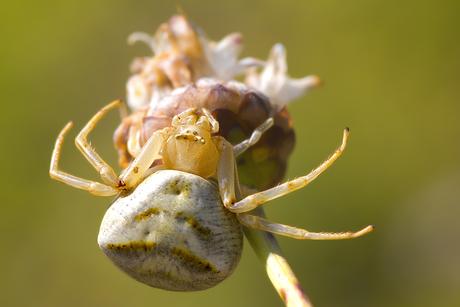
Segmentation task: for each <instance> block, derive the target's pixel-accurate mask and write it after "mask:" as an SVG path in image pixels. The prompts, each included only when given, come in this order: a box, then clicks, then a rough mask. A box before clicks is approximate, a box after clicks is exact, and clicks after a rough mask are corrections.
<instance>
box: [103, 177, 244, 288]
mask: <svg viewBox="0 0 460 307" xmlns="http://www.w3.org/2000/svg"><path fill="white" fill-rule="evenodd" d="M98 243H99V246H100V247H101V249H102V250H103V251H104V253H105V254H106V255H107V256H108V257H109V258H110V259H111V260H112V261H113V262H114V263H115V264H116V265H117V266H118V267H119V268H120V269H122V270H123V271H125V272H126V273H128V274H129V275H130V276H131V277H133V278H135V279H137V280H138V281H140V282H143V283H145V284H148V285H150V286H153V287H157V288H162V289H167V290H174V291H194V290H203V289H207V288H210V287H212V286H214V285H216V284H217V283H219V282H220V281H222V280H223V279H225V278H226V277H227V276H229V275H230V274H231V273H232V271H233V269H234V268H235V267H236V265H237V264H238V261H239V259H240V256H241V251H242V246H243V239H242V231H241V226H240V224H239V222H238V220H237V219H236V216H235V215H234V214H233V213H230V212H229V211H228V210H227V209H225V208H224V206H223V204H222V202H221V200H220V196H219V193H218V189H217V186H216V185H215V184H213V183H212V182H210V181H207V180H205V179H203V178H202V177H199V176H196V175H193V174H189V173H184V172H180V171H173V170H165V171H158V172H156V173H154V174H152V175H150V176H149V177H148V178H146V179H145V180H144V181H143V182H142V183H141V184H140V185H139V186H138V187H137V188H136V189H135V190H134V191H133V192H132V193H130V194H129V195H126V196H122V197H119V198H118V199H117V200H115V202H114V203H113V204H112V206H111V207H110V208H109V209H108V210H107V212H106V214H105V216H104V219H103V221H102V224H101V228H100V232H99V237H98Z"/></svg>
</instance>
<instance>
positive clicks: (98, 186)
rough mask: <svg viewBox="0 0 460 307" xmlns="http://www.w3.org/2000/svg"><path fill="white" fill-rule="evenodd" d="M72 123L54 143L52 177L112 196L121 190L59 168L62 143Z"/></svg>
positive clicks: (80, 187) (100, 194)
mask: <svg viewBox="0 0 460 307" xmlns="http://www.w3.org/2000/svg"><path fill="white" fill-rule="evenodd" d="M72 125H73V124H72V122H69V123H68V124H67V125H66V126H65V127H64V128H63V129H62V131H61V132H60V133H59V136H58V137H57V139H56V144H55V145H54V150H53V154H52V156H51V165H50V177H51V178H53V179H55V180H58V181H61V182H63V183H65V184H68V185H70V186H72V187H74V188H77V189H81V190H86V191H88V192H90V193H91V194H94V195H97V196H112V195H115V194H117V193H118V192H119V191H118V189H117V188H116V187H111V186H108V185H105V184H102V183H99V182H95V181H90V180H86V179H83V178H79V177H76V176H73V175H70V174H68V173H66V172H63V171H61V170H59V159H60V157H61V149H62V144H63V143H64V138H65V136H66V134H67V133H68V132H69V130H70V128H72Z"/></svg>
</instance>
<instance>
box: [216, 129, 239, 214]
mask: <svg viewBox="0 0 460 307" xmlns="http://www.w3.org/2000/svg"><path fill="white" fill-rule="evenodd" d="M214 140H215V142H216V145H217V149H218V150H219V152H220V155H219V161H218V164H217V183H218V186H219V193H220V197H221V199H222V202H223V204H224V206H225V207H226V208H229V207H231V206H232V205H233V204H234V203H235V201H236V195H235V186H236V184H237V183H238V178H237V172H236V162H235V156H234V154H233V146H232V144H230V143H229V142H228V141H226V140H225V139H224V138H223V137H220V136H218V137H215V138H214Z"/></svg>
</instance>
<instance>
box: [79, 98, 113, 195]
mask: <svg viewBox="0 0 460 307" xmlns="http://www.w3.org/2000/svg"><path fill="white" fill-rule="evenodd" d="M121 105H122V102H121V100H115V101H113V102H111V103H110V104H108V105H106V106H105V107H103V108H102V109H101V110H99V111H98V112H97V113H96V114H95V115H94V116H93V117H92V118H91V119H90V121H89V122H88V123H87V124H86V126H85V127H83V129H82V130H81V131H80V133H79V134H78V135H77V137H76V138H75V145H76V146H77V148H78V149H79V150H80V151H81V153H82V154H83V156H84V157H85V158H86V160H88V162H89V163H91V165H92V166H93V167H94V168H95V169H96V170H97V171H98V173H99V175H100V176H101V178H102V180H103V181H104V182H105V183H107V184H108V185H110V186H114V187H117V186H120V181H119V180H118V176H117V175H116V174H115V171H114V170H113V168H112V167H110V165H109V164H108V163H107V162H105V161H104V160H103V159H102V158H101V157H100V156H99V154H98V153H97V152H96V150H95V149H94V148H93V147H92V146H91V144H90V143H89V142H88V134H89V133H90V132H91V131H93V129H94V128H95V127H96V125H97V123H98V122H99V121H100V120H101V119H102V118H103V117H104V116H105V115H106V114H107V113H108V112H109V111H110V110H112V109H114V108H117V107H121Z"/></svg>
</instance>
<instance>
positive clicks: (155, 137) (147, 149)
mask: <svg viewBox="0 0 460 307" xmlns="http://www.w3.org/2000/svg"><path fill="white" fill-rule="evenodd" d="M168 131H169V127H166V128H163V129H161V130H157V131H155V132H154V133H153V134H152V135H151V136H150V138H149V139H148V140H147V143H145V144H144V146H142V149H141V151H140V152H139V154H138V155H137V157H136V158H135V159H134V160H133V161H132V162H131V163H130V164H129V166H128V167H127V168H126V169H125V170H124V171H123V173H122V174H121V175H120V180H121V181H122V182H123V183H124V184H125V188H126V189H132V188H134V187H136V186H137V185H138V184H139V182H141V181H142V179H143V178H145V175H146V174H147V173H149V174H151V172H147V171H148V170H149V168H150V166H152V163H153V162H154V161H155V160H156V159H160V158H161V155H160V151H161V149H162V148H163V144H164V142H165V141H166V138H167V135H168ZM157 169H158V168H157Z"/></svg>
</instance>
